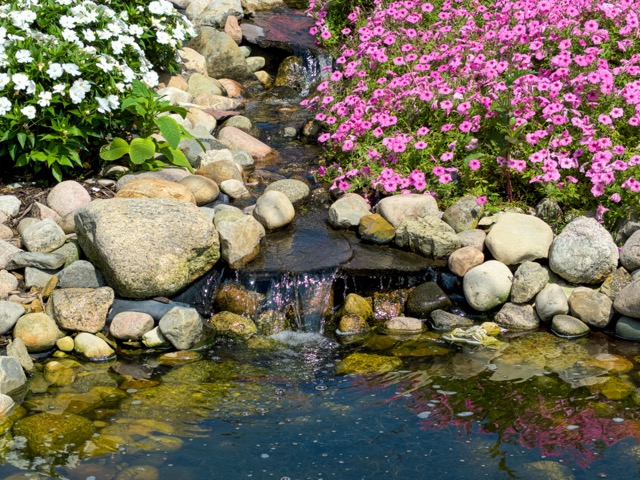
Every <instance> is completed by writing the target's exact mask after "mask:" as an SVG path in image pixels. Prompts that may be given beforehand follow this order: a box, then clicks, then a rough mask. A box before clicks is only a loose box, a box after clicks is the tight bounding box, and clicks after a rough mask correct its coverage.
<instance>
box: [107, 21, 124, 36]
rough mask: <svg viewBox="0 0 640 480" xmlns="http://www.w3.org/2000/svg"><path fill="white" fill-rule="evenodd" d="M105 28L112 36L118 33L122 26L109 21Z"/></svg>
mask: <svg viewBox="0 0 640 480" xmlns="http://www.w3.org/2000/svg"><path fill="white" fill-rule="evenodd" d="M107 30H109V31H110V32H111V33H112V34H113V35H114V36H115V35H120V34H121V33H122V28H121V27H120V25H118V24H115V23H110V24H109V25H107Z"/></svg>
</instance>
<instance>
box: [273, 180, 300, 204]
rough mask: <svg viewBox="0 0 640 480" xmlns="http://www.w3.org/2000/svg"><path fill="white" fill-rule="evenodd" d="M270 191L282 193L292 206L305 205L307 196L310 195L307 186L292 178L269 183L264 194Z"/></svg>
mask: <svg viewBox="0 0 640 480" xmlns="http://www.w3.org/2000/svg"><path fill="white" fill-rule="evenodd" d="M271 191H276V192H281V193H284V194H285V195H286V196H287V198H288V199H289V201H290V202H291V203H292V204H293V205H294V206H298V205H301V204H303V203H305V202H306V201H307V200H308V199H309V195H311V190H310V189H309V186H308V185H307V184H306V183H304V182H303V181H300V180H296V179H294V178H287V179H284V180H277V181H275V182H273V183H270V184H269V185H268V186H267V188H266V189H265V192H271Z"/></svg>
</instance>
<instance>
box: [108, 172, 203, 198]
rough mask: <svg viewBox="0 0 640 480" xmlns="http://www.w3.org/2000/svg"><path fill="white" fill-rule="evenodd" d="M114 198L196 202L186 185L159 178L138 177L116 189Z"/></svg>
mask: <svg viewBox="0 0 640 480" xmlns="http://www.w3.org/2000/svg"><path fill="white" fill-rule="evenodd" d="M116 198H171V199H174V200H180V201H183V202H189V203H193V204H195V203H196V198H195V196H194V195H193V193H192V192H191V190H189V189H188V188H187V187H186V186H184V185H182V184H180V183H177V182H171V181H169V180H163V179H161V178H139V179H137V180H133V181H132V182H129V183H127V184H126V185H125V186H124V187H122V188H121V189H120V190H118V193H116Z"/></svg>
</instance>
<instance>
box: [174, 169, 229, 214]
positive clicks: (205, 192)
mask: <svg viewBox="0 0 640 480" xmlns="http://www.w3.org/2000/svg"><path fill="white" fill-rule="evenodd" d="M180 185H184V186H185V187H187V188H188V189H189V190H191V193H193V196H194V197H195V199H196V205H198V206H200V205H206V204H207V203H211V202H213V201H214V200H215V199H216V198H218V195H220V188H219V187H218V184H217V183H216V182H214V181H213V180H211V179H210V178H208V177H205V176H203V175H190V176H188V177H184V178H183V179H182V180H180Z"/></svg>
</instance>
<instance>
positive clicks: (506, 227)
mask: <svg viewBox="0 0 640 480" xmlns="http://www.w3.org/2000/svg"><path fill="white" fill-rule="evenodd" d="M552 241H553V231H552V230H551V227H549V225H547V224H546V223H544V222H543V221H542V220H540V219H539V218H538V217H534V216H533V215H525V214H521V213H505V214H504V215H501V216H500V217H499V218H498V220H497V222H496V223H495V224H494V225H493V226H492V227H491V230H490V231H489V234H488V235H487V239H486V245H487V248H488V249H489V251H490V252H491V255H493V257H494V258H495V259H496V260H498V261H500V262H502V263H504V264H505V265H516V264H519V263H522V262H527V261H531V260H535V259H538V258H547V256H548V254H549V247H550V246H551V242H552Z"/></svg>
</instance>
